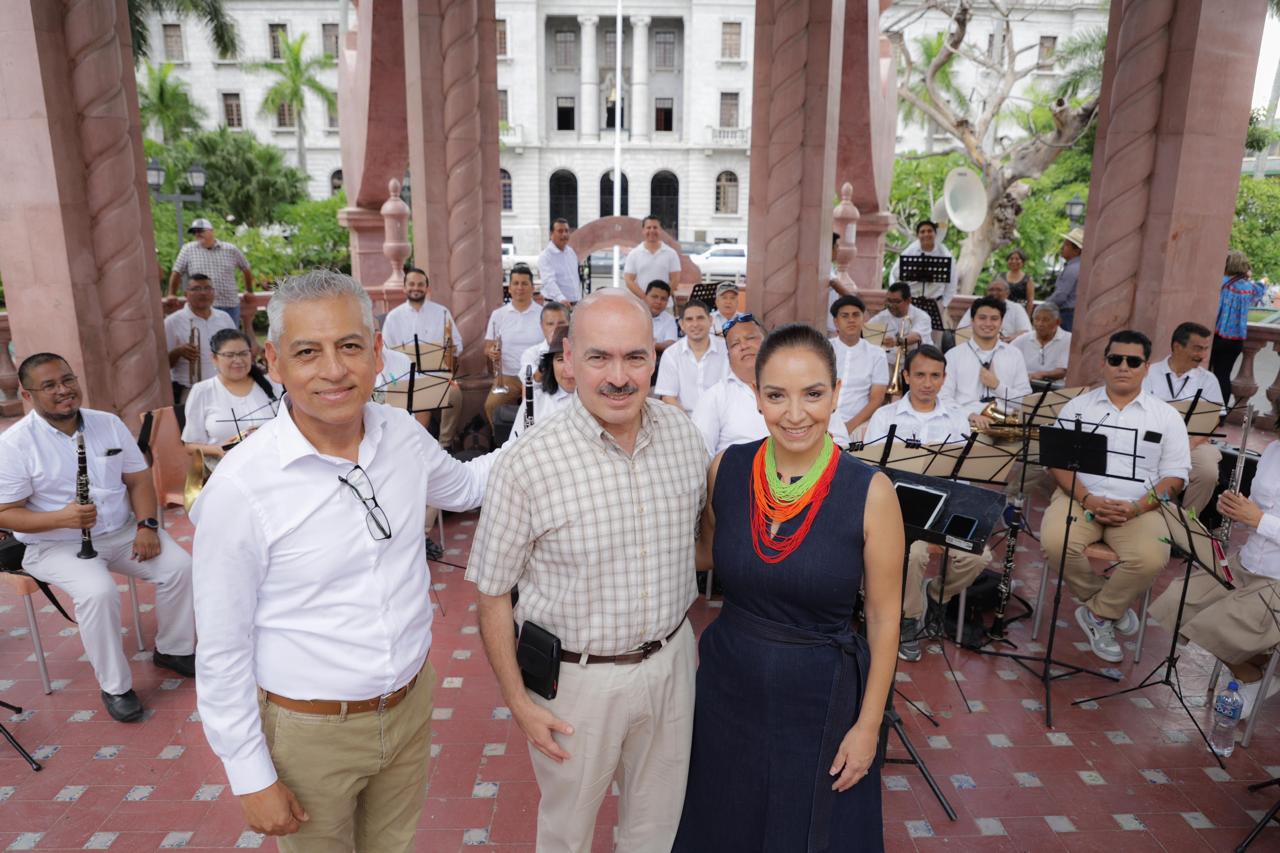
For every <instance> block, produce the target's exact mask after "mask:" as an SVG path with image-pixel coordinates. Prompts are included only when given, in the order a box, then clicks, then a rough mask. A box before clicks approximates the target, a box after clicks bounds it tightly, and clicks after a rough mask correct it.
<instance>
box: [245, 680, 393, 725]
mask: <svg viewBox="0 0 1280 853" xmlns="http://www.w3.org/2000/svg"><path fill="white" fill-rule="evenodd" d="M417 683H418V676H416V675H415V676H414V677H413V678H412V679H411V680H410V681H409V683H408V684H406V685H405V686H404V687H401V688H400V689H399V690H396V691H395V692H393V693H388V694H387V695H386V696H379V697H378V698H376V699H360V700H358V701H355V702H342V701H339V700H336V699H290V698H289V697H288V696H280V695H279V694H276V693H272V692H271V691H270V690H263V691H262V695H263V696H265V697H266V698H267V701H268V702H270V703H271V704H272V705H278V706H280V707H281V708H284V709H285V710H286V711H297V712H298V713H301V714H315V715H317V716H321V717H337V716H341V714H342V713H343V710H342V706H343V705H346V706H347V707H346V713H347V714H348V715H351V714H367V713H369V712H370V711H390V710H391V709H392V708H394V707H395V706H397V705H399V704H400V703H401V702H403V701H404V697H406V696H408V695H409V691H410V690H412V689H413V685H415V684H417Z"/></svg>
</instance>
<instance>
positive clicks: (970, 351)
mask: <svg viewBox="0 0 1280 853" xmlns="http://www.w3.org/2000/svg"><path fill="white" fill-rule="evenodd" d="M1008 305H1009V303H1007V302H1001V301H998V300H996V299H992V298H991V297H990V296H983V297H981V298H979V299H975V300H974V301H973V304H972V305H971V306H969V316H970V317H971V318H972V319H973V337H972V338H970V339H969V340H967V341H965V342H964V343H963V344H957V345H956V346H955V347H952V349H951V351H950V352H948V353H947V381H946V383H945V384H944V385H943V386H942V392H941V394H940V395H939V396H941V398H942V401H943V402H944V403H946V404H947V405H948V406H949V407H951V408H953V409H957V410H959V411H962V412H964V413H965V414H966V415H968V416H969V423H970V424H971V425H972V426H973V428H974V429H977V430H983V429H986V428H987V427H989V426H991V420H990V418H988V417H987V416H986V415H983V414H982V412H983V410H984V409H986V407H987V406H989V405H991V404H993V403H994V404H995V406H996V408H998V409H1002V410H1005V411H1009V410H1011V409H1015V410H1016V408H1017V403H1018V401H1019V400H1021V399H1022V398H1023V397H1025V396H1026V395H1028V394H1030V393H1031V381H1030V380H1029V379H1028V378H1027V365H1026V363H1025V362H1023V360H1022V356H1021V355H1020V354H1019V353H1018V351H1017V350H1015V349H1014V348H1013V347H1012V346H1010V345H1009V344H1007V343H1005V342H1004V341H1002V340H1000V324H1001V323H1002V322H1003V321H1004V315H1005V314H1006V313H1009V312H1007V311H1006V309H1007V307H1008ZM1013 307H1014V310H1015V311H1018V310H1020V309H1019V308H1018V306H1016V305H1015V306H1013Z"/></svg>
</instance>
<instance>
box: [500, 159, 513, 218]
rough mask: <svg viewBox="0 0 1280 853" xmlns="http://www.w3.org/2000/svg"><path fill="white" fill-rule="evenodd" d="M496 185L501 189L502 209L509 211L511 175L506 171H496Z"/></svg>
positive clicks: (510, 207)
mask: <svg viewBox="0 0 1280 853" xmlns="http://www.w3.org/2000/svg"><path fill="white" fill-rule="evenodd" d="M498 183H499V185H500V186H501V187H502V209H503V210H504V211H505V210H511V209H512V201H511V173H510V172H508V171H507V170H506V169H499V170H498Z"/></svg>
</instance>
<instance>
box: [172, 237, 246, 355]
mask: <svg viewBox="0 0 1280 853" xmlns="http://www.w3.org/2000/svg"><path fill="white" fill-rule="evenodd" d="M187 231H188V233H190V234H193V235H195V239H194V240H192V241H191V242H190V243H187V244H185V245H184V246H183V247H182V249H180V250H179V251H178V257H177V259H176V260H174V262H173V272H171V273H170V274H169V296H170V297H174V298H176V297H177V295H178V285H179V284H181V283H182V280H183V278H186V277H189V276H190V275H191V274H192V273H204V274H205V275H207V276H208V277H209V280H210V281H212V282H213V307H214V308H217V309H218V310H219V311H223V312H226V314H227V316H229V317H230V318H231V320H232V322H234V323H235V324H236V328H240V327H241V323H240V288H239V287H237V286H236V270H240V272H241V273H243V274H244V289H245V291H246V292H248V293H253V270H251V269H250V268H249V262H248V261H247V260H246V259H245V256H244V253H243V252H241V251H240V250H239V249H238V248H236V247H235V246H233V245H231V244H230V243H224V242H222V241H221V240H219V239H218V238H217V235H215V234H214V233H213V224H212V223H211V222H209V220H207V219H197V220H196V221H195V222H192V223H191V227H190V228H188V229H187ZM245 331H246V332H249V333H250V338H249V340H251V341H253V340H257V339H256V338H254V337H253V336H252V332H251V331H250V330H248V329H246V330H245Z"/></svg>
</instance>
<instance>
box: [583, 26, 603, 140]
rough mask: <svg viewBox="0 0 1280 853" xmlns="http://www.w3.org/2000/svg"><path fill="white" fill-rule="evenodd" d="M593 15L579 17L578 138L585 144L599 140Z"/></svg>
mask: <svg viewBox="0 0 1280 853" xmlns="http://www.w3.org/2000/svg"><path fill="white" fill-rule="evenodd" d="M599 21H600V19H599V18H598V17H596V16H595V15H579V16H578V23H579V24H580V25H581V27H582V69H581V72H580V76H581V77H582V86H581V88H580V89H579V93H580V94H579V98H578V100H580V101H581V102H582V128H581V131H580V132H579V134H578V136H579V137H580V138H581V139H583V140H586V141H587V142H596V141H598V140H599V139H600V60H599V58H598V57H597V56H596V24H597V23H599Z"/></svg>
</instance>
